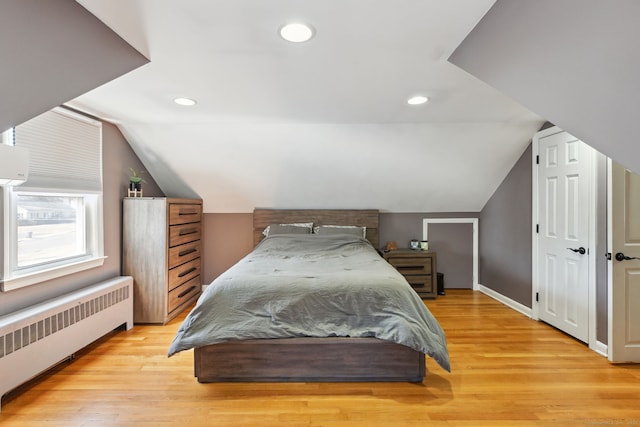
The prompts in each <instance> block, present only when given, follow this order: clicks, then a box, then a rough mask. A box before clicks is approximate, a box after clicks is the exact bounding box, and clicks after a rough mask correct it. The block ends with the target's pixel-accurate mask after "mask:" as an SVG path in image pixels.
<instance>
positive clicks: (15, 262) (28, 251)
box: [1, 108, 104, 291]
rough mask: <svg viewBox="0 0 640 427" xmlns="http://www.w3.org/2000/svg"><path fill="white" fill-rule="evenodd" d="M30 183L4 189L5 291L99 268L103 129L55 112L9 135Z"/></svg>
mask: <svg viewBox="0 0 640 427" xmlns="http://www.w3.org/2000/svg"><path fill="white" fill-rule="evenodd" d="M3 142H5V143H7V142H8V143H14V144H15V145H16V146H23V147H26V148H27V149H28V150H29V156H30V164H29V178H28V180H27V182H25V183H24V184H22V185H21V186H16V187H4V188H2V190H1V191H2V209H1V212H2V216H3V221H2V225H3V227H2V234H3V237H4V239H3V240H4V245H3V248H2V260H3V262H2V271H1V274H2V276H1V279H2V281H1V283H2V291H9V290H13V289H17V288H20V287H23V286H28V285H33V284H36V283H40V282H42V281H45V280H49V279H53V278H56V277H61V276H64V275H66V274H71V273H74V272H77V271H81V270H85V269H87V268H93V267H97V266H99V265H102V263H103V259H104V256H103V254H104V249H103V236H102V125H101V123H100V122H98V121H95V120H92V119H89V118H87V117H84V116H81V115H79V114H75V113H73V112H71V111H68V110H66V109H63V108H56V109H54V110H51V111H49V112H47V113H44V114H42V115H41V116H38V117H36V118H35V119H33V120H30V121H28V122H26V123H23V124H21V125H19V126H17V127H16V128H14V129H12V130H11V131H8V132H5V134H4V135H3Z"/></svg>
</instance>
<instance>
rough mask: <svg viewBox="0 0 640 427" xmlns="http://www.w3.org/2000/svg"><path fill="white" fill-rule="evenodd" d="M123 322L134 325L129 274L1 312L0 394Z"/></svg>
mask: <svg viewBox="0 0 640 427" xmlns="http://www.w3.org/2000/svg"><path fill="white" fill-rule="evenodd" d="M123 324H126V328H127V330H129V329H131V328H132V327H133V279H132V278H131V277H129V276H122V277H117V278H114V279H111V280H107V281H105V282H101V283H97V284H95V285H92V286H89V287H86V288H82V289H80V290H77V291H75V292H72V293H69V294H66V295H63V296H60V297H57V298H54V299H51V300H48V301H45V302H43V303H41V304H37V305H34V306H31V307H28V308H25V309H23V310H19V311H16V312H14V313H9V314H7V315H4V316H0V397H1V396H3V395H4V394H5V393H6V392H8V391H10V390H12V389H14V388H16V387H17V386H19V385H20V384H23V383H24V382H26V381H28V380H30V379H31V378H33V377H35V376H37V375H38V374H40V373H42V372H44V371H45V370H47V369H48V368H50V367H52V366H54V365H55V364H57V363H59V362H60V361H62V360H64V359H66V358H68V357H69V356H71V355H73V353H75V352H76V351H78V350H80V349H82V348H83V347H86V346H87V345H89V344H91V343H92V342H93V341H95V340H97V339H98V338H100V337H102V336H103V335H105V334H107V333H108V332H111V331H112V330H114V329H115V328H117V327H119V326H121V325H123Z"/></svg>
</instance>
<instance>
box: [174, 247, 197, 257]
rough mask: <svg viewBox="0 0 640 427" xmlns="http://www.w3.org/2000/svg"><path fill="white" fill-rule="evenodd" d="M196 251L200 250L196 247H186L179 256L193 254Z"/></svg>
mask: <svg viewBox="0 0 640 427" xmlns="http://www.w3.org/2000/svg"><path fill="white" fill-rule="evenodd" d="M194 252H198V250H197V249H196V248H189V249H185V250H184V251H180V252H178V256H185V255H189V254H192V253H194Z"/></svg>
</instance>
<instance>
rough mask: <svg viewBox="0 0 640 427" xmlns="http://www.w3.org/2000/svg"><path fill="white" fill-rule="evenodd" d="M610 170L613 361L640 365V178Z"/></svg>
mask: <svg viewBox="0 0 640 427" xmlns="http://www.w3.org/2000/svg"><path fill="white" fill-rule="evenodd" d="M609 167H610V168H609V169H610V171H611V180H610V183H611V185H610V188H609V195H610V198H609V220H610V223H609V230H610V237H611V242H610V249H611V253H612V255H613V259H612V261H611V263H612V264H611V268H610V269H609V273H610V276H609V281H610V283H609V346H608V350H609V360H611V361H612V362H640V259H636V258H640V176H638V175H635V174H633V173H631V172H630V171H628V170H626V169H624V168H623V167H622V166H620V165H619V164H617V163H614V162H610V163H609Z"/></svg>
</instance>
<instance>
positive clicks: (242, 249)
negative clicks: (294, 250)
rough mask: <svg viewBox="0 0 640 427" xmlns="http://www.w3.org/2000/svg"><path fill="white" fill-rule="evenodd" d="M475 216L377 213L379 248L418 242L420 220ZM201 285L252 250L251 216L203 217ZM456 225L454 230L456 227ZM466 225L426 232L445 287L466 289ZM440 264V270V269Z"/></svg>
mask: <svg viewBox="0 0 640 427" xmlns="http://www.w3.org/2000/svg"><path fill="white" fill-rule="evenodd" d="M477 217H478V214H477V213H459V212H457V213H456V212H454V213H437V214H434V213H388V212H386V213H380V228H379V232H380V245H381V246H384V245H385V244H386V242H388V241H389V240H394V241H396V242H397V243H398V246H399V247H404V248H407V247H409V241H410V240H411V239H422V220H423V219H424V218H477ZM203 222H204V232H203V233H204V238H203V242H204V248H203V257H204V260H205V262H204V273H203V274H204V279H203V280H204V283H210V282H211V281H212V280H213V279H215V278H216V277H218V276H219V275H220V274H222V273H223V272H224V271H225V270H227V269H228V268H229V267H231V266H232V265H233V264H235V263H236V262H237V261H238V260H240V259H241V258H242V257H244V256H245V255H247V254H248V253H249V252H250V251H251V249H253V215H252V214H248V213H224V214H223V213H205V214H204V221H203ZM456 225H457V227H456ZM465 226H466V224H455V225H454V226H453V227H450V226H449V224H442V226H441V227H440V225H438V226H437V227H435V228H434V229H433V231H430V233H433V235H432V236H431V237H430V240H431V238H432V237H433V239H434V245H433V246H432V249H434V250H436V251H437V256H438V263H439V264H438V271H439V272H441V273H443V274H445V285H446V286H447V287H449V288H451V287H470V285H469V284H468V283H469V281H470V280H471V275H472V271H473V259H472V255H473V254H472V247H471V242H470V238H469V235H468V233H466V232H465ZM440 265H442V267H443V268H444V270H443V269H441V268H440Z"/></svg>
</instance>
